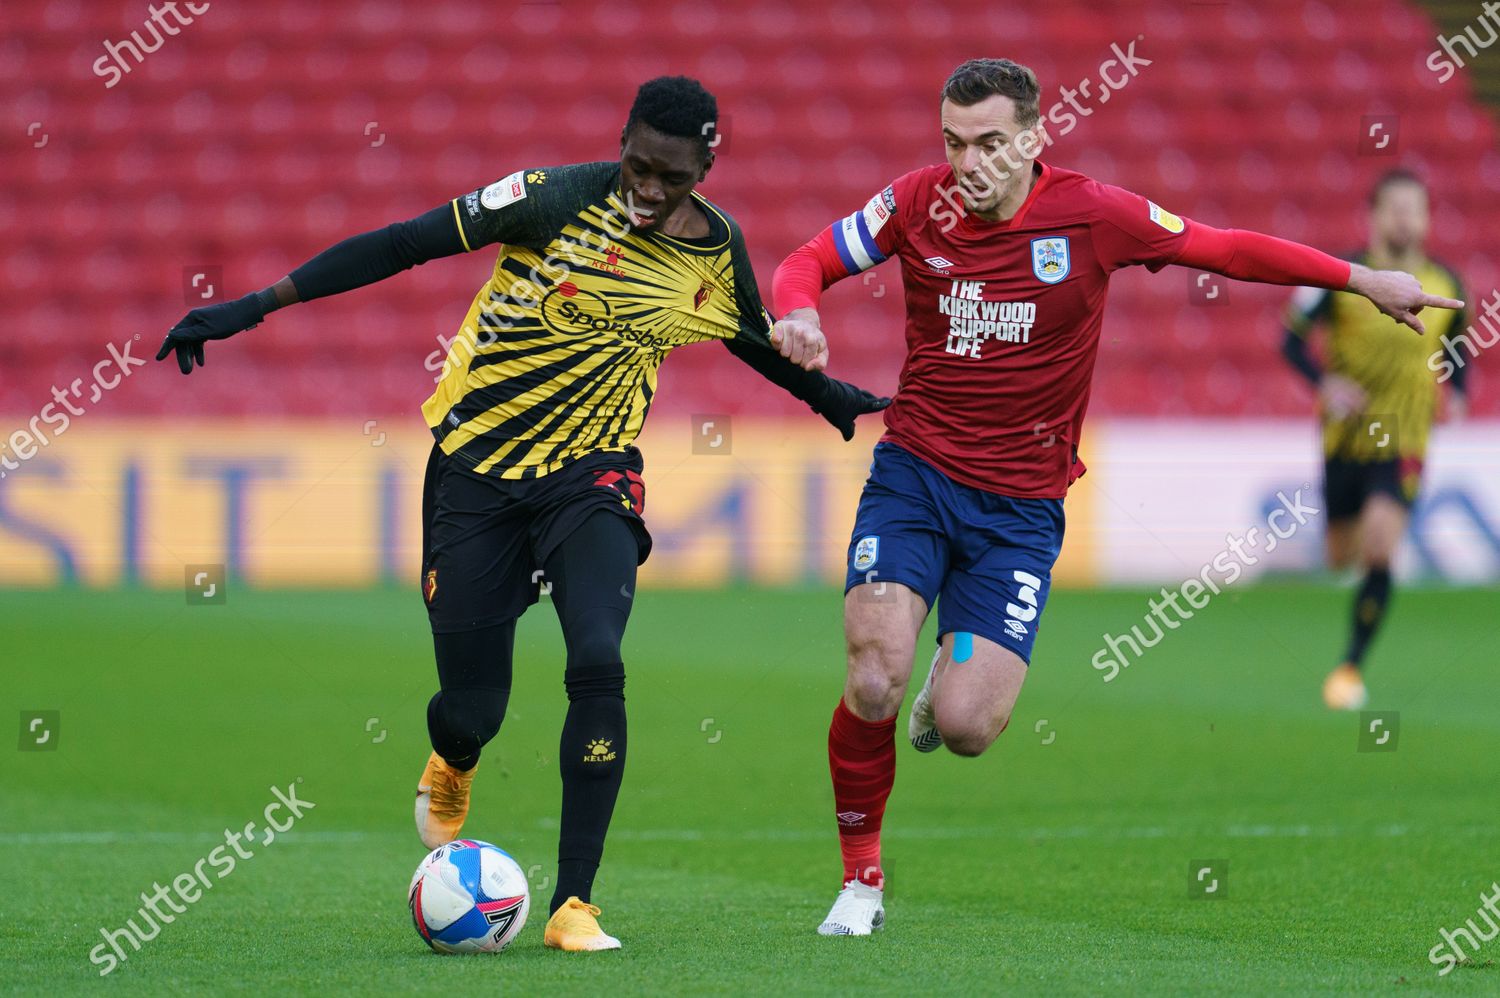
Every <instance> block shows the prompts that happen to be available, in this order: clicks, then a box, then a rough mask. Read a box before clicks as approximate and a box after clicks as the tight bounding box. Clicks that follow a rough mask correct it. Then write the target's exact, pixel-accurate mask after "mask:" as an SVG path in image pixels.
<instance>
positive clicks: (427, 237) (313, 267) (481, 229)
mask: <svg viewBox="0 0 1500 998" xmlns="http://www.w3.org/2000/svg"><path fill="white" fill-rule="evenodd" d="M525 172H526V171H521V172H517V173H513V174H511V175H510V176H508V177H506V178H504V179H503V180H499V181H496V182H495V183H493V184H491V185H489V186H488V187H485V188H482V189H481V190H476V191H474V192H472V193H470V194H467V195H465V196H464V197H461V198H455V199H454V200H452V201H449V202H447V203H446V204H443V205H440V206H439V207H437V208H434V209H432V210H431V211H428V212H424V213H423V214H421V215H418V216H417V217H416V218H411V219H407V220H406V221H404V222H395V223H393V224H391V225H387V226H385V227H384V228H381V229H375V230H373V231H370V232H364V233H361V234H359V235H357V236H351V237H349V238H348V239H345V240H343V241H342V242H340V243H336V244H335V245H333V246H330V247H329V248H328V249H326V250H324V251H323V252H321V253H319V254H318V255H317V256H315V257H313V258H312V259H311V260H309V261H307V262H306V263H304V264H303V265H302V266H300V267H298V268H297V269H296V270H294V271H292V272H291V273H290V274H288V275H287V276H286V277H283V278H282V279H281V280H279V281H277V282H276V283H275V284H273V285H271V286H270V287H268V288H263V289H262V290H260V291H257V292H255V293H253V294H248V295H245V296H244V297H243V298H239V299H236V300H235V301H229V302H220V303H219V304H216V305H204V306H202V307H200V308H195V309H193V310H192V311H191V312H189V313H188V314H187V315H186V316H184V317H183V318H182V320H181V321H180V322H178V323H177V325H175V326H173V327H172V328H171V330H170V331H168V333H167V337H166V339H165V340H163V341H162V345H161V349H160V350H158V351H157V353H156V359H157V360H165V359H166V358H167V357H168V356H169V355H170V354H172V353H173V352H174V351H175V353H176V354H177V366H178V368H179V369H181V371H182V373H183V374H191V373H192V371H193V365H194V364H197V365H198V366H199V367H202V366H203V345H204V343H206V342H207V341H209V340H222V339H228V338H229V337H231V336H233V335H235V334H236V333H240V332H243V331H245V330H246V329H250V328H252V327H254V326H256V325H258V324H260V323H261V322H262V321H264V320H265V317H266V316H267V315H268V314H270V313H271V312H274V311H275V310H276V309H278V308H282V307H284V306H287V305H292V304H295V303H296V302H303V301H312V300H313V299H314V298H327V297H329V296H330V295H336V294H341V293H343V292H345V291H352V290H353V289H355V288H362V287H364V286H365V285H367V284H374V283H376V282H377V281H383V280H385V279H386V278H387V277H394V276H395V275H396V274H399V273H401V272H402V271H403V270H408V269H410V268H412V267H415V266H417V265H418V264H422V263H426V262H427V261H429V260H436V259H439V258H441V257H445V256H457V255H458V254H460V253H467V252H470V251H472V250H476V249H479V248H480V247H481V246H487V245H490V244H492V243H497V242H526V241H529V240H534V239H535V238H536V237H537V236H538V235H539V233H538V231H537V229H538V225H539V219H540V217H541V214H542V213H543V212H544V211H545V206H544V205H543V206H539V205H538V203H537V202H538V200H539V198H537V197H527V196H526V195H525V194H517V193H516V191H517V189H518V188H517V186H516V185H521V186H520V187H519V190H521V191H527V190H528V189H529V184H528V183H527V181H525V180H524V179H523V176H524V174H525ZM553 172H554V173H555V172H556V171H555V170H554V171H553ZM553 186H554V187H557V186H558V185H556V184H554V185H553ZM460 206H462V207H460ZM465 214H466V215H467V217H468V224H465V218H464V216H465Z"/></svg>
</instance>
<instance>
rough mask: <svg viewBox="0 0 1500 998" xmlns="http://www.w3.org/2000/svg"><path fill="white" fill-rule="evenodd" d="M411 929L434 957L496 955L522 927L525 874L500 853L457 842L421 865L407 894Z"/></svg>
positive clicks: (527, 902)
mask: <svg viewBox="0 0 1500 998" xmlns="http://www.w3.org/2000/svg"><path fill="white" fill-rule="evenodd" d="M406 903H407V906H408V907H409V908H411V920H412V924H413V925H415V926H416V927H417V934H418V935H420V936H421V937H422V938H423V939H425V940H426V941H427V945H429V946H431V947H432V948H433V949H435V950H437V951H438V952H439V953H498V952H500V951H501V950H503V949H504V948H505V947H507V946H509V945H510V943H511V941H512V940H513V939H515V938H516V936H518V935H520V933H521V926H523V925H525V924H526V913H527V912H528V911H530V910H531V892H530V891H528V890H527V889H526V874H525V873H523V872H522V871H521V867H520V865H519V864H518V863H516V861H515V860H513V859H511V858H510V855H509V854H508V853H506V852H505V851H504V850H503V849H498V848H496V847H495V846H492V845H490V844H489V843H488V842H478V841H475V840H474V839H458V840H457V841H454V842H449V843H448V844H447V845H444V846H438V847H437V848H436V849H434V850H432V852H430V853H428V854H427V858H426V859H424V860H422V863H421V865H420V866H418V867H417V872H416V873H415V874H413V875H412V878H411V887H410V889H409V890H408V891H407V893H406Z"/></svg>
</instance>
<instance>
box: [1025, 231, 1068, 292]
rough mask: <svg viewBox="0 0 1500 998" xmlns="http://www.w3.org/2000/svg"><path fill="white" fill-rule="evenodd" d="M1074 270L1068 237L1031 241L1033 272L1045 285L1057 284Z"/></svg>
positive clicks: (1051, 237) (1050, 237)
mask: <svg viewBox="0 0 1500 998" xmlns="http://www.w3.org/2000/svg"><path fill="white" fill-rule="evenodd" d="M1072 269H1073V262H1072V260H1071V258H1070V257H1069V256H1068V237H1067V236H1048V237H1047V238H1045V239H1033V240H1032V241H1031V272H1032V273H1033V274H1035V275H1036V279H1037V280H1039V281H1041V282H1042V283H1043V284H1056V283H1057V282H1058V281H1060V280H1062V279H1063V278H1064V277H1067V276H1068V271H1070V270H1072Z"/></svg>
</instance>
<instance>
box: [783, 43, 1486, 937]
mask: <svg viewBox="0 0 1500 998" xmlns="http://www.w3.org/2000/svg"><path fill="white" fill-rule="evenodd" d="M1039 98H1040V88H1039V87H1038V85H1037V80H1036V76H1035V74H1033V73H1032V72H1031V70H1029V69H1027V68H1026V67H1024V66H1019V65H1017V64H1016V63H1014V62H1011V61H1010V60H1007V59H975V60H971V61H969V62H966V63H964V64H963V65H961V66H959V67H958V68H957V69H956V70H954V72H953V74H952V76H950V77H949V79H948V81H947V82H946V83H945V84H944V86H943V90H942V97H941V104H940V109H939V110H940V118H941V121H940V124H941V129H942V136H943V141H944V143H945V145H946V146H947V151H948V162H947V163H945V164H940V165H936V166H929V167H926V168H924V169H920V170H916V171H914V172H912V173H909V174H907V175H905V176H903V177H900V178H899V179H897V180H896V181H895V182H894V183H893V184H891V185H890V186H889V187H887V188H885V189H884V190H883V191H881V192H879V193H877V194H876V195H875V196H874V197H873V198H871V199H870V200H869V202H868V203H867V204H866V205H865V206H864V208H862V209H861V210H859V211H856V212H854V213H853V214H851V215H849V216H848V217H847V218H844V219H842V220H841V221H838V222H835V223H834V224H833V225H832V226H830V227H829V228H827V229H825V230H824V231H823V232H822V233H821V234H820V235H818V236H817V237H816V238H815V239H813V240H812V241H811V242H809V243H807V244H806V245H804V246H803V247H801V248H800V249H798V250H797V251H796V252H794V253H793V254H792V255H791V256H789V257H788V258H787V259H786V260H785V261H783V263H782V265H781V267H780V268H779V269H778V270H777V272H776V277H775V282H774V298H775V304H776V306H777V308H778V310H779V312H778V314H780V315H781V316H782V319H781V321H780V322H778V323H777V327H776V328H777V330H778V331H781V332H783V333H784V334H785V335H786V336H787V337H797V338H803V337H807V336H810V335H811V333H812V332H813V330H817V329H820V319H819V316H818V312H817V305H818V301H819V296H820V295H821V293H822V291H823V290H824V289H825V288H827V287H828V286H829V285H831V284H833V283H834V282H835V281H839V280H842V279H844V278H846V277H849V276H852V275H854V274H857V273H859V272H861V271H863V270H867V269H868V268H870V267H873V266H875V265H876V264H878V263H880V262H881V261H883V260H886V259H888V258H890V257H892V256H897V257H899V258H900V261H901V276H902V282H903V284H904V285H905V289H906V316H907V318H906V348H907V352H906V361H905V364H904V365H903V367H902V370H901V383H900V388H899V390H898V392H897V394H896V398H895V401H894V402H893V403H892V404H891V407H890V408H889V409H888V410H886V416H885V423H886V434H885V437H884V438H883V439H882V441H881V442H880V443H879V444H878V445H877V446H876V448H875V455H874V462H873V464H872V465H871V469H870V477H869V479H868V480H867V481H866V483H865V488H864V493H863V495H862V496H861V498H860V503H859V509H858V511H857V513H856V515H855V522H854V533H853V536H852V538H851V539H850V544H849V565H848V575H847V577H846V580H845V586H844V588H845V597H844V634H845V643H846V647H847V664H848V676H847V681H846V683H845V686H844V695H843V698H842V699H841V700H840V701H839V704H838V707H837V708H836V709H835V710H834V713H833V721H832V724H831V726H830V728H829V734H828V759H829V769H830V772H831V775H832V777H833V793H834V805H835V806H834V811H835V814H836V816H837V819H838V829H839V844H840V847H841V850H842V852H843V860H844V871H843V889H842V890H841V891H840V892H839V895H838V898H837V899H836V900H835V902H834V904H833V907H832V909H831V910H830V911H829V913H828V917H827V918H825V919H824V920H823V923H822V924H821V925H819V926H818V931H819V933H821V934H824V935H868V934H869V933H870V932H872V931H873V930H875V929H878V928H879V927H880V926H881V925H882V924H883V922H884V919H885V911H884V901H883V888H884V881H885V877H884V873H883V872H882V870H881V862H880V828H881V821H882V818H883V816H884V813H885V805H886V800H887V798H888V797H889V795H890V791H891V787H892V785H893V783H894V781H895V772H896V744H895V727H896V713H897V711H898V710H899V709H900V707H901V702H902V699H903V698H904V697H905V694H906V688H907V684H908V682H909V681H910V678H911V671H912V656H913V653H914V651H915V648H916V641H917V635H918V632H919V631H920V630H921V627H922V623H923V621H924V620H925V619H926V617H927V614H928V612H929V611H930V610H931V609H932V607H933V604H934V602H937V611H938V640H939V647H938V650H937V654H936V655H935V657H934V658H933V663H932V668H931V670H930V671H929V673H928V676H927V682H926V684H925V685H924V686H923V688H922V690H921V692H920V693H918V695H917V697H916V699H915V701H914V702H913V704H912V710H911V717H910V720H909V724H908V736H909V738H910V740H911V742H912V744H913V745H914V746H915V747H916V748H917V749H919V750H921V751H932V750H934V749H936V748H937V747H938V746H940V745H946V746H947V747H948V749H949V750H950V751H952V752H953V753H955V754H957V755H963V756H977V755H979V754H980V753H982V752H984V750H985V749H986V748H988V747H989V745H990V744H991V743H992V742H993V741H994V740H995V738H996V737H997V736H998V735H999V734H1000V732H1001V731H1003V730H1004V728H1005V726H1006V724H1007V723H1008V722H1009V720H1010V716H1011V711H1012V709H1013V708H1014V706H1015V703H1016V698H1017V696H1018V695H1019V694H1020V691H1021V684H1022V682H1023V681H1024V679H1025V677H1026V670H1027V667H1028V663H1029V661H1030V659H1031V649H1032V642H1033V641H1034V640H1035V638H1036V633H1037V625H1038V623H1039V621H1040V618H1041V614H1042V610H1043V607H1044V606H1045V604H1046V600H1047V593H1048V589H1049V587H1050V583H1051V572H1052V565H1053V563H1054V562H1055V561H1056V559H1057V555H1058V551H1059V549H1060V546H1061V544H1062V535H1063V497H1064V495H1065V494H1066V493H1067V490H1068V486H1069V485H1070V484H1071V483H1072V482H1073V481H1074V480H1075V479H1077V478H1078V476H1079V475H1081V474H1083V471H1084V468H1083V465H1082V463H1081V462H1080V461H1079V460H1078V444H1079V440H1080V438H1081V430H1082V425H1083V418H1084V413H1085V411H1086V409H1087V407H1088V400H1089V384H1090V380H1091V377H1092V374H1093V369H1094V361H1095V357H1096V355H1097V353H1098V347H1099V329H1100V321H1101V317H1102V315H1103V312H1104V302H1105V296H1106V292H1107V290H1108V286H1109V277H1110V274H1111V273H1113V272H1114V271H1115V270H1118V269H1120V268H1121V267H1128V266H1133V265H1143V266H1145V267H1147V268H1149V269H1150V270H1152V271H1156V270H1160V269H1161V268H1162V267H1165V266H1167V265H1168V264H1181V265H1183V266H1188V267H1197V268H1200V269H1202V270H1209V271H1213V272H1215V273H1219V274H1223V275H1225V276H1227V277H1233V278H1238V279H1241V280H1249V281H1261V282H1265V283H1271V284H1290V285H1313V286H1317V287H1325V288H1340V289H1348V290H1349V291H1352V292H1354V293H1356V294H1361V295H1365V296H1367V297H1368V298H1370V299H1371V300H1372V301H1373V302H1374V303H1375V307H1377V308H1378V309H1379V310H1380V311H1381V312H1383V313H1384V314H1386V315H1388V316H1391V317H1393V318H1395V319H1396V320H1398V321H1399V322H1403V323H1406V324H1407V325H1409V326H1412V327H1413V328H1415V329H1417V330H1418V331H1420V330H1421V328H1422V323H1421V320H1420V319H1419V318H1417V316H1416V314H1415V313H1416V312H1418V311H1419V310H1421V308H1422V307H1423V306H1429V305H1432V306H1442V307H1448V308H1452V307H1456V306H1458V305H1460V304H1461V303H1460V302H1457V301H1453V300H1450V299H1448V298H1442V297H1433V296H1430V295H1427V294H1425V293H1424V292H1423V291H1422V287H1421V285H1420V283H1419V282H1418V281H1417V280H1416V278H1414V277H1412V276H1411V275H1409V274H1403V273H1395V272H1387V271H1375V270H1372V269H1370V268H1369V267H1367V266H1364V265H1363V264H1354V265H1352V266H1351V265H1350V264H1349V263H1348V262H1346V261H1343V260H1338V259H1336V258H1334V257H1331V256H1329V255H1327V254H1326V253H1321V252H1319V251H1317V250H1315V249H1311V248H1309V247H1306V246H1302V245H1299V244H1297V243H1292V242H1287V241H1285V240H1281V239H1276V238H1273V237H1270V236H1264V235H1260V234H1259V233H1255V232H1246V231H1241V230H1235V229H1215V228H1212V227H1211V226H1207V225H1203V224H1201V223H1198V222H1193V221H1190V220H1188V219H1184V218H1179V217H1178V216H1176V215H1174V214H1172V213H1171V212H1169V211H1166V210H1164V209H1162V208H1161V207H1159V206H1157V205H1155V204H1153V203H1152V202H1150V201H1148V200H1146V199H1145V198H1143V197H1140V196H1139V195H1136V194H1132V193H1130V192H1129V191H1126V190H1122V189H1121V188H1118V187H1112V186H1110V185H1108V184H1102V183H1099V182H1098V181H1095V180H1091V179H1090V178H1088V177H1086V176H1083V175H1082V174H1079V173H1075V172H1073V171H1071V170H1063V169H1059V168H1057V167H1052V166H1048V165H1045V164H1043V163H1041V162H1039V161H1038V160H1037V156H1038V155H1039V154H1040V152H1041V148H1042V146H1043V142H1042V141H1041V139H1040V132H1039V118H1040V112H1039V108H1038V101H1039ZM1406 335H1411V334H1410V332H1409V331H1406ZM1413 339H1415V337H1413ZM939 597H941V599H940V601H939Z"/></svg>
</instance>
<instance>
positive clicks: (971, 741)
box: [939, 728, 997, 759]
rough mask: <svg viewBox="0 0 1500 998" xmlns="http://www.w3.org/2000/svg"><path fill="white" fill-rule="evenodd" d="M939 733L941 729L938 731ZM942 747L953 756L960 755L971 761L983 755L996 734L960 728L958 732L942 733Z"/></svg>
mask: <svg viewBox="0 0 1500 998" xmlns="http://www.w3.org/2000/svg"><path fill="white" fill-rule="evenodd" d="M939 730H940V731H941V729H939ZM941 733H942V736H943V745H944V746H946V747H947V749H948V751H949V752H952V753H953V754H954V755H961V756H965V757H967V758H970V759H973V758H976V757H978V756H981V755H983V754H984V750H985V749H987V748H989V747H990V746H991V745H993V744H994V743H995V735H996V734H997V732H991V731H984V730H979V729H975V728H962V729H959V730H958V731H942V732H941Z"/></svg>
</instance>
